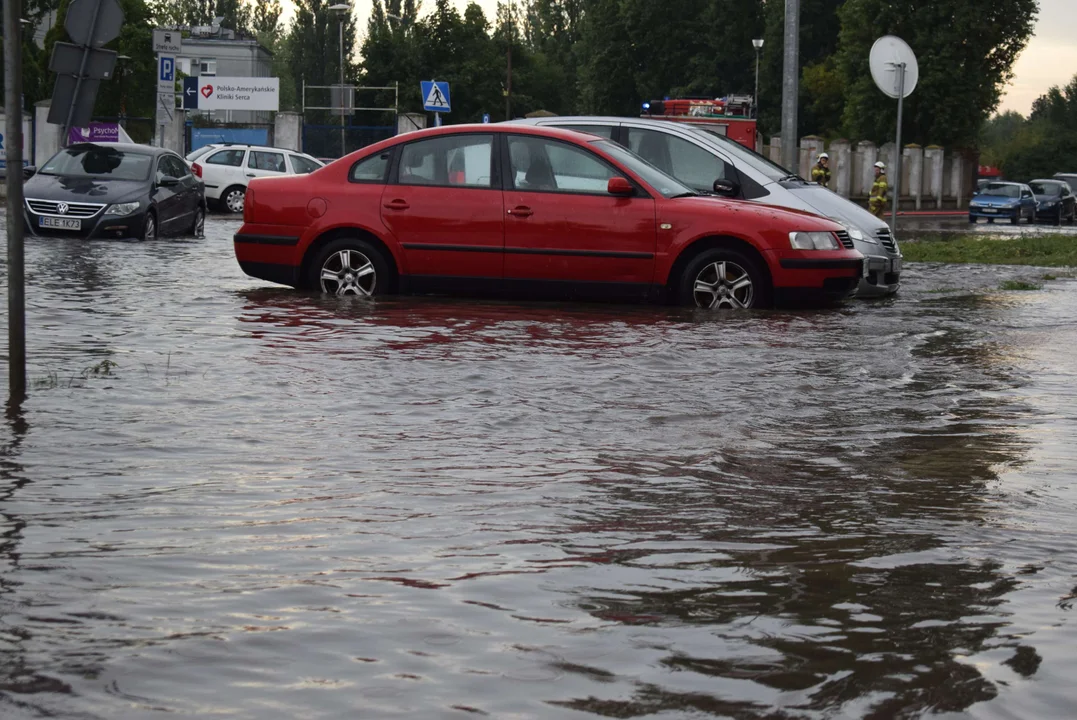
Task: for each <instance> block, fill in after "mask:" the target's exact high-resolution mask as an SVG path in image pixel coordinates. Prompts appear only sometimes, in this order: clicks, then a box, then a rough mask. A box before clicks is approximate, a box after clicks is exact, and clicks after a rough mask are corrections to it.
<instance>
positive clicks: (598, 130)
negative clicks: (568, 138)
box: [553, 125, 617, 140]
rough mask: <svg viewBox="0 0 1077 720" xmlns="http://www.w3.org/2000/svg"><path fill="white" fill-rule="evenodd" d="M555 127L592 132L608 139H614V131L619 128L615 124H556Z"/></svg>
mask: <svg viewBox="0 0 1077 720" xmlns="http://www.w3.org/2000/svg"><path fill="white" fill-rule="evenodd" d="M553 127H556V128H561V129H562V130H573V131H575V132H582V133H590V134H591V135H598V136H599V137H604V138H606V139H607V140H612V139H613V131H614V130H616V129H617V127H616V126H614V125H554V126H553Z"/></svg>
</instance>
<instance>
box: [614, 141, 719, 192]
mask: <svg viewBox="0 0 1077 720" xmlns="http://www.w3.org/2000/svg"><path fill="white" fill-rule="evenodd" d="M628 149H629V150H631V151H632V152H634V153H635V154H637V155H639V156H640V157H641V158H643V159H644V160H646V161H647V162H649V163H650V164H651V165H654V166H655V167H656V168H658V169H659V170H661V171H662V172H664V173H665V174H666V175H671V176H673V177H675V178H676V179H678V180H680V181H681V182H682V183H684V184H685V185H687V186H688V187H690V188H692V189H693V190H701V191H703V192H711V191H712V190H713V189H714V181H715V180H738V177H737V173H736V171H735V170H734V169H733V166H732V165H730V164H729V163H727V162H725V161H724V160H722V159H721V158H719V157H717V156H715V155H713V154H711V153H710V152H708V151H707V150H705V149H704V148H701V147H699V146H697V145H695V144H693V143H690V142H688V141H687V140H684V139H682V138H679V137H676V136H674V135H667V134H666V133H662V132H656V131H654V130H644V129H641V128H631V127H630V128H628Z"/></svg>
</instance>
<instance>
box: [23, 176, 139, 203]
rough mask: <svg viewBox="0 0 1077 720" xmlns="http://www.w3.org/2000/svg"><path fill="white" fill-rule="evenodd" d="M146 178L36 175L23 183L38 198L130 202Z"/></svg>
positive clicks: (25, 188)
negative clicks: (121, 178)
mask: <svg viewBox="0 0 1077 720" xmlns="http://www.w3.org/2000/svg"><path fill="white" fill-rule="evenodd" d="M146 184H147V183H146V181H144V180H101V179H99V178H87V177H71V176H67V175H34V176H33V177H32V178H30V179H29V180H27V181H26V184H25V185H24V186H23V194H24V195H25V196H26V197H28V198H32V199H36V200H66V201H67V202H87V203H120V202H130V201H132V200H135V199H136V198H137V197H139V196H140V195H141V194H142V193H143V192H144V190H145V187H146Z"/></svg>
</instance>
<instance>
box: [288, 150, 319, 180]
mask: <svg viewBox="0 0 1077 720" xmlns="http://www.w3.org/2000/svg"><path fill="white" fill-rule="evenodd" d="M288 158H289V159H290V160H291V161H292V169H293V170H295V174H296V175H306V174H307V173H312V172H314V171H315V170H317V169H318V168H320V167H321V165H319V164H318V163H316V162H314V161H313V160H310V159H308V158H305V157H301V156H299V155H289V156H288Z"/></svg>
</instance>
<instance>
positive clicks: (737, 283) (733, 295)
mask: <svg viewBox="0 0 1077 720" xmlns="http://www.w3.org/2000/svg"><path fill="white" fill-rule="evenodd" d="M677 299H678V301H679V303H680V304H681V305H687V306H690V307H692V306H694V307H698V308H704V309H707V310H721V309H742V308H758V307H766V306H767V305H768V304H769V303H770V288H769V286H768V285H767V278H766V275H765V274H764V272H763V271H762V270H760V269H759V267H758V265H757V264H756V263H755V261H753V260H752V259H751V258H748V257H747V256H745V255H742V254H741V253H739V252H737V251H735V250H725V249H714V250H706V251H704V252H702V253H700V254H699V255H698V256H697V257H695V258H694V259H693V260H692V261H691V262H689V263H688V266H687V267H686V268H685V270H684V273H683V275H682V276H681V278H680V286H679V288H678V293H677Z"/></svg>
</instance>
